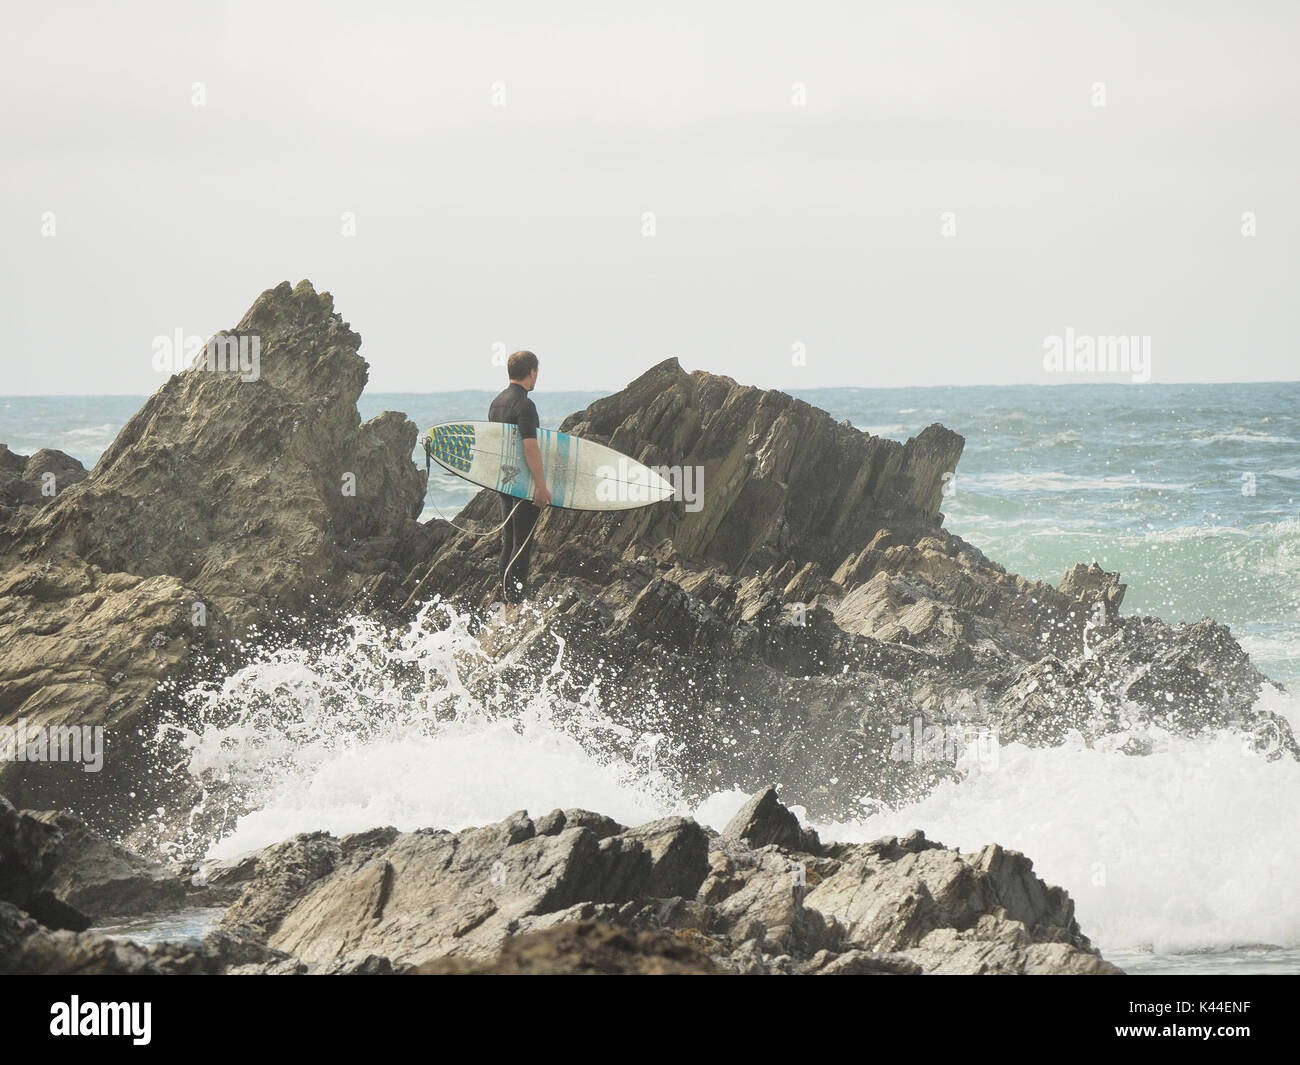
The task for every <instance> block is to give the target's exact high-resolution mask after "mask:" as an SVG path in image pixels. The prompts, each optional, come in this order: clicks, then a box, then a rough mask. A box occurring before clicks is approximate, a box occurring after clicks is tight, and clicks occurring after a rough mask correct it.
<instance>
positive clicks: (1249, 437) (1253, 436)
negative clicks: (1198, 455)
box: [1192, 426, 1300, 444]
mask: <svg viewBox="0 0 1300 1065" xmlns="http://www.w3.org/2000/svg"><path fill="white" fill-rule="evenodd" d="M1204 432H1206V430H1202V431H1200V432H1197V433H1193V434H1192V436H1193V439H1195V441H1196V443H1198V444H1300V440H1296V439H1295V438H1294V437H1290V436H1273V435H1272V434H1269V433H1261V432H1259V431H1258V430H1255V429H1246V428H1242V427H1240V426H1238V427H1237V428H1235V429H1233V430H1232V431H1231V432H1227V433H1214V434H1213V435H1211V436H1205V435H1202V434H1203V433H1204Z"/></svg>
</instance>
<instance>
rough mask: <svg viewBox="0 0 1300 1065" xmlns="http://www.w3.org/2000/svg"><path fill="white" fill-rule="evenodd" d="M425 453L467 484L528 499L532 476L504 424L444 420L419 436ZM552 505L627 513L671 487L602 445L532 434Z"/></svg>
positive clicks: (515, 431) (513, 431)
mask: <svg viewBox="0 0 1300 1065" xmlns="http://www.w3.org/2000/svg"><path fill="white" fill-rule="evenodd" d="M423 443H424V448H425V454H426V455H427V456H428V457H429V458H430V459H432V460H433V461H434V462H436V463H437V464H438V465H439V466H441V467H442V468H443V469H445V470H447V471H449V472H451V473H454V474H455V475H456V476H457V477H463V478H464V479H465V480H467V481H469V482H470V483H471V484H477V485H479V486H480V487H483V488H491V489H494V490H495V491H498V492H503V493H505V494H506V495H508V496H515V497H516V498H518V499H532V498H533V492H534V490H535V488H534V485H533V475H532V474H531V473H530V472H529V470H528V463H527V462H526V461H525V460H524V442H523V439H522V438H521V437H520V436H519V427H518V426H517V425H512V424H510V423H508V422H446V423H444V424H442V425H435V426H434V427H433V428H432V429H430V430H429V431H428V432H427V433H425V434H424V437H423ZM537 446H538V448H539V449H540V450H541V453H542V471H543V473H544V474H545V475H546V485H547V487H548V488H550V490H551V506H553V507H567V508H568V509H570V510H631V509H633V508H635V507H645V506H649V505H650V504H651V503H659V502H662V501H663V500H665V499H671V498H672V497H673V495H674V489H673V486H672V484H670V483H669V482H668V481H666V480H664V478H662V477H661V476H659V474H657V473H656V472H655V471H654V470H652V469H650V467H649V466H644V465H642V464H641V463H639V462H637V461H636V460H635V459H631V458H628V456H626V455H624V454H622V453H621V452H618V451H615V450H614V449H613V448H610V447H606V446H605V445H604V444H597V443H594V442H593V441H590V440H583V439H582V438H581V437H579V436H570V435H569V434H568V433H560V432H556V431H555V430H554V429H538V430H537Z"/></svg>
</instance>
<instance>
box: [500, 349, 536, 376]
mask: <svg viewBox="0 0 1300 1065" xmlns="http://www.w3.org/2000/svg"><path fill="white" fill-rule="evenodd" d="M536 369H537V356H536V355H534V354H533V353H532V352H531V351H516V352H515V353H514V354H513V355H511V356H510V358H508V359H507V360H506V370H507V371H508V372H509V374H510V380H512V381H522V380H523V379H524V378H525V377H527V376H528V375H529V374H530V373H532V372H533V371H534V370H536Z"/></svg>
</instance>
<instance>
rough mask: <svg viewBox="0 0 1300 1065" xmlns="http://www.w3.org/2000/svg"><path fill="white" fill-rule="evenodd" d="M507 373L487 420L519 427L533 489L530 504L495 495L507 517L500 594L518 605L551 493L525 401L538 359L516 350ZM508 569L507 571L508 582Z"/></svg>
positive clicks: (533, 415) (532, 414) (531, 407)
mask: <svg viewBox="0 0 1300 1065" xmlns="http://www.w3.org/2000/svg"><path fill="white" fill-rule="evenodd" d="M506 370H507V372H508V373H509V374H510V384H509V385H507V386H506V390H505V391H504V392H502V393H501V394H500V395H499V396H497V398H496V399H494V400H493V401H492V406H491V407H489V408H488V420H489V421H494V422H508V423H510V424H512V425H517V426H519V436H520V437H521V438H522V439H523V442H524V461H525V462H527V463H528V471H529V472H530V473H531V474H532V475H533V487H534V492H533V502H532V503H530V502H528V500H526V499H522V500H521V499H517V498H516V497H514V496H508V495H506V494H505V493H504V492H499V493H497V494H498V495H499V496H500V497H501V520H502V521H505V520H506V518H507V517H508V516H509V518H510V520H509V523H508V524H507V525H506V527H505V528H504V529H502V530H501V565H500V577H501V586H502V595H503V596H504V598H505V601H506V602H507V603H518V602H521V601H522V600H523V598H524V596H525V595H526V594H527V590H528V588H527V585H528V555H529V552H530V551H531V550H532V546H533V545H532V538H531V534H532V531H533V526H534V525H536V524H537V519H538V518H539V517H541V513H542V511H541V508H542V507H545V506H549V505H550V502H551V493H550V491H549V490H548V489H547V487H546V475H545V474H544V473H543V471H542V452H541V449H540V448H539V447H538V446H537V407H536V406H535V405H534V404H533V401H532V400H531V399H529V398H528V393H529V392H531V391H532V390H533V389H534V388H536V387H537V356H536V355H534V354H533V353H532V352H531V351H516V352H515V353H514V354H513V355H511V356H510V358H509V359H508V360H507V361H506ZM515 504H518V506H517V507H516V506H515ZM534 504H536V505H534ZM512 510H513V511H514V514H513V516H511V511H512ZM516 556H518V557H516ZM507 568H509V571H510V578H509V580H508V581H507V579H506V570H507Z"/></svg>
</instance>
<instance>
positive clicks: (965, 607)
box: [370, 360, 1300, 818]
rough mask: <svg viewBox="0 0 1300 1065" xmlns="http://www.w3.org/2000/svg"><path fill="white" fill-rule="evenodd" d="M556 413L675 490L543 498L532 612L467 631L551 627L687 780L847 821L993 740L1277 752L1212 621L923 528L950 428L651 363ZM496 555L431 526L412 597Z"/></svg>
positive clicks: (1096, 574) (500, 646)
mask: <svg viewBox="0 0 1300 1065" xmlns="http://www.w3.org/2000/svg"><path fill="white" fill-rule="evenodd" d="M563 428H564V429H566V430H568V431H571V432H575V433H577V434H579V435H582V436H584V437H586V438H590V439H593V440H596V441H599V442H603V443H607V444H609V445H611V446H613V447H615V448H617V449H619V450H621V451H623V452H625V453H627V454H629V455H631V456H633V457H635V458H637V459H638V460H640V461H642V462H644V463H646V464H648V465H651V466H656V467H661V468H666V473H667V474H668V475H669V476H671V477H673V478H674V479H676V480H677V482H678V483H682V484H685V485H687V486H688V487H689V488H690V489H691V490H692V491H689V492H682V493H680V494H681V496H682V497H683V498H679V499H677V500H675V501H672V502H666V503H660V504H656V505H654V506H651V507H646V508H642V509H640V510H636V511H625V512H616V513H613V514H610V513H579V512H572V511H554V510H553V511H549V512H548V513H547V514H546V516H545V517H544V518H543V520H542V523H541V525H540V526H539V531H538V533H537V535H536V541H537V548H536V555H535V557H534V562H533V583H534V590H533V601H534V609H533V610H532V611H530V612H526V613H525V614H524V615H523V617H522V618H521V619H519V620H518V621H516V622H515V623H514V624H513V625H512V626H510V627H508V628H506V629H504V630H502V629H501V628H499V627H498V628H496V629H494V630H493V631H492V632H491V633H490V635H489V637H488V638H485V639H484V641H483V645H484V647H485V649H487V650H489V651H490V653H491V654H492V655H493V656H494V657H495V658H496V659H497V660H498V661H510V662H523V661H527V660H529V659H530V658H545V659H546V660H547V661H548V662H549V661H550V660H552V659H553V658H554V656H555V654H556V653H557V650H558V648H559V646H560V644H561V641H562V642H563V646H564V649H565V650H564V660H565V667H566V669H568V670H569V674H568V675H569V676H570V678H571V680H572V688H571V689H570V692H569V694H572V695H573V696H574V697H575V698H576V697H577V696H578V695H579V694H580V693H581V692H582V691H583V690H585V688H586V687H588V686H589V685H591V684H592V683H595V682H597V681H599V683H600V686H601V691H602V695H603V698H604V702H603V709H604V710H605V711H606V712H608V713H610V714H611V716H614V717H615V718H616V719H618V718H619V716H620V715H625V716H626V718H627V719H628V720H629V721H636V722H639V723H644V722H645V721H646V720H647V719H651V720H653V724H654V728H655V729H656V730H662V731H663V733H665V734H666V736H667V737H668V738H669V740H670V741H671V744H672V746H674V747H675V748H676V749H678V750H680V751H682V752H684V753H683V754H682V756H681V764H680V765H678V766H677V767H676V768H678V769H679V770H680V771H681V773H682V775H683V777H684V779H685V781H686V783H687V785H688V788H689V789H690V790H691V793H692V794H694V795H699V796H703V795H706V794H708V793H710V792H712V791H714V790H717V789H719V788H725V787H728V786H730V785H731V784H732V782H734V781H736V780H737V779H739V780H740V781H741V782H742V784H743V785H745V786H747V787H750V788H756V787H758V786H759V784H760V783H761V782H762V781H763V780H765V779H771V778H773V777H780V778H781V779H782V780H783V781H785V783H786V787H787V794H789V795H791V796H792V797H793V798H795V799H796V800H797V801H798V802H800V803H802V804H804V805H805V806H807V808H808V809H809V810H810V811H812V812H813V813H814V814H816V815H817V816H818V817H825V818H844V817H853V816H856V815H858V814H859V813H860V812H861V810H862V805H861V803H862V800H863V798H864V797H865V798H866V799H867V800H868V801H869V802H876V803H884V804H892V803H897V802H899V801H902V800H906V799H911V798H916V797H919V796H920V795H922V794H924V793H925V792H927V791H928V790H929V789H930V788H931V787H933V786H934V784H935V783H936V782H937V781H939V780H942V779H945V778H947V777H951V776H954V775H956V774H959V773H962V772H965V771H968V770H969V769H970V768H971V767H972V765H975V764H976V761H977V760H978V759H979V758H981V757H983V758H984V759H985V762H986V766H989V767H991V766H992V765H994V764H995V761H996V757H997V749H998V746H999V745H1000V744H1002V743H1006V742H1010V741H1015V742H1022V743H1029V744H1038V745H1041V744H1057V743H1061V742H1063V741H1064V740H1065V738H1066V737H1067V736H1068V735H1070V734H1071V733H1072V732H1078V733H1079V734H1081V735H1082V736H1083V737H1084V738H1085V739H1087V740H1092V739H1095V738H1096V737H1098V736H1101V735H1104V734H1107V733H1120V732H1125V731H1133V730H1136V731H1141V730H1143V729H1147V728H1150V727H1158V728H1161V729H1171V730H1173V731H1175V732H1182V733H1185V734H1194V733H1196V732H1199V731H1203V730H1205V729H1207V728H1235V729H1240V730H1242V731H1243V732H1251V731H1258V730H1259V729H1260V727H1261V725H1262V724H1267V726H1268V730H1269V734H1270V736H1273V735H1276V736H1279V737H1281V739H1280V740H1279V742H1278V743H1277V744H1275V746H1276V748H1277V750H1276V751H1275V752H1274V753H1275V754H1277V755H1278V756H1291V757H1300V746H1297V744H1296V742H1295V739H1294V737H1293V736H1292V735H1291V731H1290V729H1289V727H1288V726H1287V723H1286V722H1285V721H1284V720H1282V719H1280V718H1276V717H1274V716H1273V715H1271V714H1267V713H1265V712H1262V711H1260V710H1258V709H1256V705H1255V704H1256V701H1257V697H1258V695H1259V692H1260V690H1261V686H1262V685H1263V683H1264V680H1265V678H1264V677H1263V676H1262V675H1261V674H1260V673H1259V672H1258V671H1257V670H1255V669H1254V668H1253V667H1252V666H1251V665H1250V663H1249V660H1248V658H1247V657H1246V656H1245V655H1244V653H1243V652H1242V651H1241V649H1240V647H1239V646H1238V645H1237V644H1236V642H1235V641H1234V640H1233V639H1232V637H1231V634H1230V633H1228V631H1227V630H1226V629H1224V628H1223V627H1222V626H1218V625H1216V624H1215V623H1214V622H1213V621H1210V620H1209V619H1206V620H1203V621H1201V622H1197V623H1195V624H1184V625H1171V624H1168V623H1166V622H1164V621H1161V620H1159V619H1153V618H1125V617H1122V616H1121V615H1120V608H1121V605H1122V603H1123V598H1124V591H1125V586H1124V585H1123V584H1121V583H1120V581H1119V575H1118V574H1116V573H1108V572H1106V571H1104V570H1103V569H1102V568H1101V567H1100V566H1098V565H1097V564H1096V563H1092V564H1090V565H1085V564H1080V565H1077V566H1075V567H1073V568H1072V569H1071V570H1070V571H1069V572H1067V573H1066V574H1065V575H1064V576H1063V578H1062V580H1061V582H1060V585H1059V586H1058V587H1053V586H1051V585H1050V584H1048V583H1046V582H1043V581H1029V580H1026V579H1024V578H1022V577H1020V576H1017V575H1015V574H1011V573H1008V572H1007V571H1006V570H1005V569H1004V568H1003V567H1001V566H999V565H998V564H996V563H995V562H992V561H990V560H989V559H988V558H986V557H985V556H984V555H983V554H982V553H981V552H980V551H979V550H978V549H977V548H976V547H974V546H972V545H971V544H968V543H966V542H965V541H964V540H962V539H961V538H960V537H957V536H953V535H952V534H950V533H948V532H946V531H945V530H944V529H943V528H942V517H943V516H942V514H941V513H940V511H939V507H940V505H941V503H942V498H943V493H944V490H945V486H946V485H947V484H948V483H949V481H950V479H951V477H950V475H951V472H952V471H953V470H954V469H955V467H956V463H957V460H958V458H959V456H960V453H961V448H962V443H963V441H962V438H961V437H960V436H958V435H956V434H955V433H951V432H950V431H948V430H946V429H944V428H943V427H942V426H937V425H935V426H931V427H930V428H928V429H926V430H925V431H924V432H922V433H921V434H919V435H918V436H917V437H915V438H913V439H911V440H909V441H907V442H906V443H904V444H899V443H896V442H894V441H888V440H881V439H879V438H876V437H871V436H869V435H868V434H865V433H861V432H858V431H857V430H855V429H853V428H851V427H850V426H847V425H836V424H835V423H834V422H833V421H832V420H831V419H830V417H829V416H827V415H826V414H825V413H824V412H821V411H818V410H816V409H815V408H812V407H809V406H808V405H807V404H803V403H800V402H799V401H797V400H794V399H792V398H790V397H789V396H785V395H783V394H781V393H771V392H761V391H759V390H757V389H753V388H746V387H743V386H741V385H738V384H736V383H735V382H733V381H730V380H729V379H727V378H721V377H715V376H713V375H711V374H707V373H701V372H696V373H686V372H685V371H683V370H682V369H681V367H680V366H678V365H677V363H676V361H675V360H668V361H667V362H664V363H662V364H660V365H659V366H656V367H654V368H653V369H651V370H650V371H648V372H647V373H645V374H644V375H642V376H641V377H640V378H638V379H637V380H636V381H634V382H633V383H632V384H630V385H629V386H628V387H627V388H626V389H625V390H623V391H622V392H620V393H617V394H616V395H613V396H610V397H607V398H605V399H602V400H600V401H598V402H596V403H594V404H593V405H592V406H591V407H590V408H589V409H587V410H586V411H582V412H579V413H577V414H575V415H573V416H571V417H570V418H568V419H567V420H566V421H565V422H564V424H563ZM682 471H690V474H689V476H686V477H685V478H683V477H682V476H681V474H682ZM688 497H690V498H688ZM494 508H495V503H494V501H493V500H492V498H491V494H490V493H484V494H482V495H481V496H480V497H478V498H477V499H476V500H475V501H474V502H473V503H471V504H470V506H469V507H467V508H466V510H465V511H464V512H463V517H464V518H465V519H467V521H469V522H470V523H473V522H477V523H478V527H480V528H487V527H490V526H491V524H494V523H495V518H494V515H495V514H496V511H495V509H494ZM471 527H473V525H471ZM496 552H497V543H496V540H495V539H494V538H482V537H476V536H473V535H468V534H461V533H457V532H454V531H450V532H449V534H448V536H447V539H446V540H445V541H444V542H443V543H442V545H441V546H440V547H439V548H438V549H437V550H436V552H435V555H434V561H433V563H432V566H431V568H430V570H429V573H428V579H427V580H426V581H425V583H424V585H423V587H422V589H421V597H420V598H421V600H427V599H428V598H430V597H432V596H435V595H438V596H442V597H444V598H447V599H451V600H452V601H455V602H459V603H462V604H471V605H474V606H477V607H486V606H488V605H489V604H491V603H492V601H493V600H494V599H495V598H497V597H498V595H497V588H496V580H497V578H496V565H497V563H496ZM424 574H425V567H424V566H420V567H418V568H417V569H416V570H414V571H413V572H412V573H411V574H410V575H408V578H407V580H406V582H405V583H404V584H402V585H401V587H400V588H384V587H382V586H380V585H375V586H372V588H371V589H370V591H371V592H372V593H374V597H373V598H372V599H371V600H370V605H371V606H372V607H374V608H376V609H381V610H382V609H384V608H385V607H387V608H390V609H396V607H397V605H398V604H399V603H400V602H401V601H402V600H403V599H404V598H405V594H406V592H407V591H408V590H409V589H410V588H412V587H414V586H415V584H416V582H417V580H418V579H419V578H420V577H421V576H423V575H424ZM433 616H434V617H435V618H436V614H435V615H433ZM426 623H428V622H427V621H426ZM435 623H436V622H435ZM647 689H649V690H652V691H653V692H654V693H655V697H656V699H657V702H656V704H655V705H654V706H647V705H646V701H645V700H644V699H642V698H641V696H640V693H641V692H643V691H645V690H647ZM620 693H624V694H620ZM1265 719H1267V721H1265ZM931 738H933V740H934V742H933V743H930V739H931ZM1132 749H1136V748H1132ZM719 752H725V757H719ZM963 759H964V761H963ZM976 768H978V766H976Z"/></svg>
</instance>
